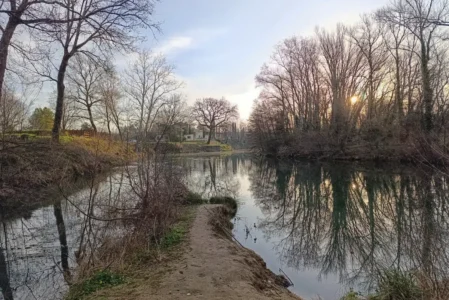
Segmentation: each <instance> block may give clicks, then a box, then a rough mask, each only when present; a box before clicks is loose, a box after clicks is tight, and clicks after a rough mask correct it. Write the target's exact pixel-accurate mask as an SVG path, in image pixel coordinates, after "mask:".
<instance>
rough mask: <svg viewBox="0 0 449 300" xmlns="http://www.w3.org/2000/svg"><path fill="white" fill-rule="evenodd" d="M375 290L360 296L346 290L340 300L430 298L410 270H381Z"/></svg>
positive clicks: (418, 299)
mask: <svg viewBox="0 0 449 300" xmlns="http://www.w3.org/2000/svg"><path fill="white" fill-rule="evenodd" d="M376 290H377V292H376V293H375V294H373V295H369V296H367V297H362V296H361V295H360V294H359V293H356V292H354V291H352V290H351V291H350V292H348V293H347V294H346V295H345V296H343V297H342V298H341V299H340V300H362V299H366V300H422V299H432V297H426V296H425V292H424V289H423V288H422V287H421V286H420V285H419V283H418V280H417V278H416V277H415V276H414V275H413V274H412V273H410V272H404V271H401V270H396V269H391V270H390V269H387V270H383V271H382V272H381V274H380V276H379V279H378V282H377V288H376Z"/></svg>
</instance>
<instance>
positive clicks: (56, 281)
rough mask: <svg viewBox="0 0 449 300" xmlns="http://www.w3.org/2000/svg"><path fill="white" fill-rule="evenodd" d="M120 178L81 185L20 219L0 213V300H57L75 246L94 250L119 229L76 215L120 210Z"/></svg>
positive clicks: (72, 265)
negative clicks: (72, 191)
mask: <svg viewBox="0 0 449 300" xmlns="http://www.w3.org/2000/svg"><path fill="white" fill-rule="evenodd" d="M125 177H126V174H125V173H123V172H122V171H120V172H118V173H117V174H115V175H111V176H108V177H107V178H102V179H100V180H95V181H91V182H85V184H86V185H87V187H85V188H83V189H81V190H79V191H78V192H76V193H74V194H72V195H70V196H67V197H66V196H61V195H60V196H58V197H56V199H59V200H58V201H55V203H54V204H52V205H49V206H45V207H42V208H39V209H36V210H35V211H33V212H32V213H31V214H29V213H28V212H27V213H26V214H24V215H25V216H23V217H12V216H9V215H8V214H7V212H5V211H2V212H0V290H1V293H0V299H7V300H13V299H15V300H22V299H23V300H28V299H39V300H47V299H49V300H50V299H51V300H53V299H62V298H63V297H64V294H65V293H66V292H67V289H68V284H67V283H68V282H70V279H71V278H72V276H74V274H75V273H76V268H77V266H78V264H77V261H76V257H75V255H74V254H75V251H77V250H79V245H80V244H82V245H85V246H84V247H85V248H86V247H87V248H95V247H97V245H98V244H99V243H100V241H102V240H104V239H106V238H113V237H114V234H117V231H118V230H119V229H120V226H119V224H116V222H112V221H111V222H110V221H108V222H105V221H99V220H92V219H88V218H86V217H85V215H83V213H82V212H88V211H92V212H93V213H94V215H95V216H96V217H97V218H99V219H102V218H105V219H107V218H109V217H110V216H111V215H112V213H111V211H110V208H111V207H114V208H121V207H125V204H126V203H127V201H126V200H130V199H128V198H127V195H129V192H127V191H128V190H129V189H128V187H127V185H126V181H125ZM128 202H129V203H132V202H130V201H128ZM81 239H83V240H81ZM85 248H84V251H85V252H86V253H89V249H85Z"/></svg>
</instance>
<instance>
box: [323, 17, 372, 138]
mask: <svg viewBox="0 0 449 300" xmlns="http://www.w3.org/2000/svg"><path fill="white" fill-rule="evenodd" d="M345 32H346V29H345V28H344V26H343V25H341V24H339V25H338V26H337V29H336V31H335V32H333V33H329V32H326V31H324V30H318V31H317V35H318V40H319V43H320V47H321V51H322V55H323V65H324V68H325V78H326V82H327V84H328V86H329V87H330V91H331V94H332V123H331V124H332V127H333V132H334V134H336V135H337V136H338V135H339V134H340V133H342V132H343V131H344V130H345V129H347V127H346V125H347V122H348V115H349V105H350V103H349V101H350V98H351V97H353V96H354V95H356V94H357V91H358V89H359V85H360V79H361V74H362V72H363V68H362V66H363V64H362V58H363V56H362V53H361V51H359V49H357V48H356V47H355V46H354V45H353V44H350V43H348V42H347V41H346V39H345Z"/></svg>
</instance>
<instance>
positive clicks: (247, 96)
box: [225, 85, 260, 120]
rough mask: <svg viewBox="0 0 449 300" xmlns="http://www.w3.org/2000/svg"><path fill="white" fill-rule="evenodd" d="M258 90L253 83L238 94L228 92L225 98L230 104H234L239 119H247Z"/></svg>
mask: <svg viewBox="0 0 449 300" xmlns="http://www.w3.org/2000/svg"><path fill="white" fill-rule="evenodd" d="M259 93H260V90H259V89H258V88H256V87H255V86H254V85H252V86H249V87H248V88H247V89H246V91H245V92H243V93H238V94H229V95H226V96H225V98H226V99H228V100H229V101H230V102H231V103H232V104H236V105H237V107H238V109H239V114H240V119H242V120H248V118H249V116H250V114H251V111H252V107H253V103H254V100H255V99H256V98H257V97H258V96H259Z"/></svg>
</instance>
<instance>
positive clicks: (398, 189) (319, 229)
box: [184, 155, 449, 300]
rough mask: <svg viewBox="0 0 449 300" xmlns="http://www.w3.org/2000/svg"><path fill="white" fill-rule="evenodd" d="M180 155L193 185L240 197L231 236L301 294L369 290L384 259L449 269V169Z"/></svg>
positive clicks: (336, 295)
mask: <svg viewBox="0 0 449 300" xmlns="http://www.w3.org/2000/svg"><path fill="white" fill-rule="evenodd" d="M184 164H185V166H186V168H187V169H188V170H189V178H190V179H191V180H190V184H191V187H192V188H194V189H195V190H196V191H197V192H200V193H202V194H203V195H205V196H207V197H209V196H212V195H215V194H223V195H225V194H230V195H233V196H235V197H236V198H237V199H238V200H239V204H240V206H239V210H238V213H237V216H236V218H235V219H234V220H233V223H234V230H233V232H234V235H235V237H236V238H237V239H238V240H239V241H240V243H242V245H243V246H245V247H247V248H250V249H252V250H254V251H255V252H256V253H258V254H259V255H260V256H261V257H262V258H263V259H264V260H265V261H266V263H267V267H268V268H270V269H271V270H272V271H273V272H275V273H277V274H279V273H281V272H285V274H287V275H288V277H289V278H290V279H291V280H292V281H293V283H294V286H293V287H291V288H290V289H291V290H292V291H293V292H294V293H296V294H297V295H299V296H301V297H302V298H303V299H322V300H338V299H340V298H341V296H342V295H343V294H345V293H346V292H348V291H350V290H351V289H353V290H354V291H358V292H364V293H367V292H369V291H372V290H373V288H374V286H375V281H376V275H377V274H378V272H379V270H382V269H388V268H398V269H401V270H406V271H413V272H419V274H421V276H425V277H426V278H427V279H428V280H430V281H431V282H432V281H433V282H438V281H440V280H441V279H443V278H449V215H448V214H449V210H448V208H449V207H448V205H449V185H448V183H449V181H448V180H449V177H448V176H446V175H445V174H442V173H440V172H438V171H436V170H432V169H430V168H429V169H428V168H424V167H411V166H404V165H397V166H385V165H384V166H376V165H374V164H371V165H363V164H354V163H349V164H348V163H338V164H337V163H318V162H292V161H276V160H266V159H255V158H251V157H250V156H247V155H232V156H227V157H204V158H198V157H195V158H190V159H185V160H184ZM280 270H282V271H280Z"/></svg>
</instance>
